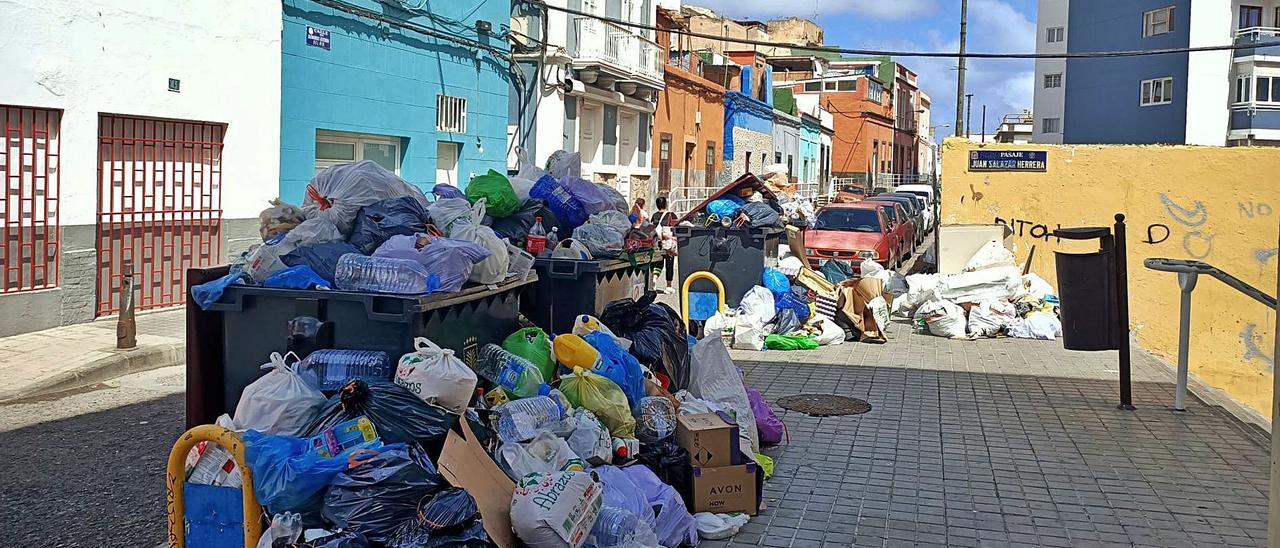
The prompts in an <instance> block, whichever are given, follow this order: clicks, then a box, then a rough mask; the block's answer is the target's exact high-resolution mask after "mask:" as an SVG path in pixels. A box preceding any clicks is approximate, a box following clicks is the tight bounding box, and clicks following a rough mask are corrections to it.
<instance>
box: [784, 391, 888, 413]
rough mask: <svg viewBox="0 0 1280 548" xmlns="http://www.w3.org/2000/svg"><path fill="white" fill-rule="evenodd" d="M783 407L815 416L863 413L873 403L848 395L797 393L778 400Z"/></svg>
mask: <svg viewBox="0 0 1280 548" xmlns="http://www.w3.org/2000/svg"><path fill="white" fill-rule="evenodd" d="M777 404H778V405H781V406H782V408H783V409H789V410H791V411H799V412H801V413H804V414H806V415H809V416H813V417H834V416H838V415H861V414H863V413H866V412H867V411H870V410H871V404H869V403H867V402H865V401H863V400H860V399H857V398H850V397H848V396H837V395H835V394H796V395H794V396H784V397H782V398H779V399H778V401H777Z"/></svg>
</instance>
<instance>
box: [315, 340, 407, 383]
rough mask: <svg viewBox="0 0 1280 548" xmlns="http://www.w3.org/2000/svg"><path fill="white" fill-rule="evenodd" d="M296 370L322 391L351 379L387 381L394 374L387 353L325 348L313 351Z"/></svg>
mask: <svg viewBox="0 0 1280 548" xmlns="http://www.w3.org/2000/svg"><path fill="white" fill-rule="evenodd" d="M299 369H300V370H301V371H302V373H303V374H304V375H310V376H311V377H312V378H313V379H315V381H316V385H317V386H319V387H320V389H321V390H337V389H339V388H342V387H343V385H345V384H347V382H348V381H350V380H353V379H361V380H380V381H389V380H391V377H392V375H394V374H395V368H394V367H392V366H391V360H390V358H388V357H387V353H386V352H382V351H376V350H335V349H325V350H317V351H315V352H312V353H311V354H310V355H308V356H307V357H306V359H304V360H302V363H301V364H299Z"/></svg>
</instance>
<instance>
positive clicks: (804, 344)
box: [764, 335, 818, 350]
mask: <svg viewBox="0 0 1280 548" xmlns="http://www.w3.org/2000/svg"><path fill="white" fill-rule="evenodd" d="M764 345H765V346H766V347H768V348H769V349H770V350H813V349H815V348H817V347H818V341H815V340H813V339H810V338H809V337H803V336H798V335H768V336H766V337H765V338H764Z"/></svg>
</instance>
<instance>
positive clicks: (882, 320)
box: [867, 296, 889, 334]
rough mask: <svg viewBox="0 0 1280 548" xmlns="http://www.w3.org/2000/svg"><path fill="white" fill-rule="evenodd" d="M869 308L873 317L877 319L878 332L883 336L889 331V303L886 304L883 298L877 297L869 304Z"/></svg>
mask: <svg viewBox="0 0 1280 548" xmlns="http://www.w3.org/2000/svg"><path fill="white" fill-rule="evenodd" d="M867 308H869V309H871V316H872V317H873V318H875V319H876V330H877V331H880V332H881V333H882V334H883V333H884V332H885V330H887V329H889V303H887V302H885V300H884V297H883V296H877V297H876V298H874V299H871V302H868V303H867Z"/></svg>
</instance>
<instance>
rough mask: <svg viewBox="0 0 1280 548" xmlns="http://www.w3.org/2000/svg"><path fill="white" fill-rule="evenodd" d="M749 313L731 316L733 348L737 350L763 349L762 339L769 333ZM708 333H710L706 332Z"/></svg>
mask: <svg viewBox="0 0 1280 548" xmlns="http://www.w3.org/2000/svg"><path fill="white" fill-rule="evenodd" d="M755 318H756V317H755V316H753V315H750V314H741V313H739V314H738V315H737V316H735V317H734V318H733V320H734V324H733V348H734V349H737V350H755V351H760V350H764V339H765V337H767V336H768V335H769V331H768V330H767V329H765V327H764V324H761V323H759V322H758V320H757V319H755ZM707 335H710V333H707Z"/></svg>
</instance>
